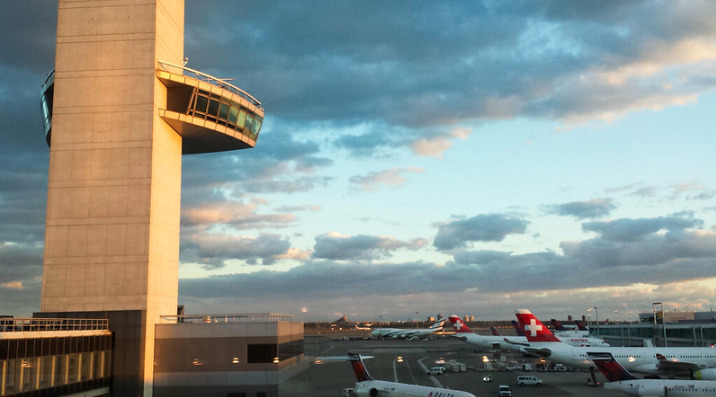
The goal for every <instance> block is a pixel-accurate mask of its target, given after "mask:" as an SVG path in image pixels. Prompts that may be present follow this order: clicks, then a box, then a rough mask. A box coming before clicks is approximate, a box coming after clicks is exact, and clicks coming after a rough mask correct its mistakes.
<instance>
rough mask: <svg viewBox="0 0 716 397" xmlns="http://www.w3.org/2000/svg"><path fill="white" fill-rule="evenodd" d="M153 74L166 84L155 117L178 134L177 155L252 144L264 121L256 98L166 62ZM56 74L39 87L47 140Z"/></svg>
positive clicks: (236, 147) (232, 86)
mask: <svg viewBox="0 0 716 397" xmlns="http://www.w3.org/2000/svg"><path fill="white" fill-rule="evenodd" d="M157 78H158V79H159V80H160V81H161V82H162V83H163V84H164V85H165V86H166V88H167V103H166V105H165V106H164V108H160V109H159V115H160V116H161V118H162V119H163V120H164V121H166V122H167V124H169V125H170V126H171V127H172V128H173V129H174V130H175V131H176V132H177V133H179V135H181V136H182V154H194V153H211V152H222V151H228V150H238V149H246V148H252V147H254V146H256V140H257V139H258V137H259V131H260V130H261V125H262V123H263V119H264V108H263V107H262V106H261V102H259V100H258V99H256V98H254V97H253V96H252V95H251V94H249V93H247V92H246V91H244V90H242V89H241V88H238V87H236V86H234V85H232V84H230V83H228V82H227V80H228V79H219V78H217V77H214V76H211V75H208V74H206V73H202V72H200V71H198V70H194V69H191V68H187V67H185V66H178V65H174V64H171V63H168V62H162V61H159V62H158V68H157ZM54 89H55V73H54V72H52V73H51V74H50V75H49V77H48V78H47V80H46V81H45V83H44V84H43V86H42V119H43V125H44V127H45V138H46V141H47V144H48V145H50V144H51V137H52V103H53V99H54Z"/></svg>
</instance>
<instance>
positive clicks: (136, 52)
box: [42, 0, 184, 394]
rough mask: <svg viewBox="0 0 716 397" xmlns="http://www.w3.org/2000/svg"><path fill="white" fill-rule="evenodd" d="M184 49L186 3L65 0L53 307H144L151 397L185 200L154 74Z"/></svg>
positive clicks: (144, 362)
mask: <svg viewBox="0 0 716 397" xmlns="http://www.w3.org/2000/svg"><path fill="white" fill-rule="evenodd" d="M183 48H184V2H183V0H116V1H112V0H108V1H101V2H99V1H91V0H59V4H58V23H57V51H56V60H55V89H54V106H53V125H52V143H51V148H50V167H49V184H48V204H47V219H46V234H45V258H44V271H43V287H42V311H44V312H69V311H128V310H135V311H136V310H138V311H141V312H142V320H141V322H140V324H138V325H137V326H138V327H139V329H138V332H139V335H141V337H142V339H143V341H142V343H141V349H140V350H141V351H140V352H139V356H141V358H140V359H138V360H137V362H136V363H134V365H135V366H136V367H137V368H139V369H140V372H141V373H142V374H143V377H144V378H143V379H140V381H141V383H142V384H143V385H144V386H143V388H144V390H145V391H144V393H146V394H150V393H151V384H152V379H151V376H152V373H153V368H152V367H153V366H152V363H153V353H154V347H153V341H154V323H155V322H157V321H158V319H159V316H160V315H162V314H173V313H175V312H176V305H177V288H178V285H177V282H178V259H179V218H180V203H181V153H182V150H181V148H182V141H181V137H180V136H179V135H178V134H177V133H176V132H175V131H174V130H172V129H171V128H170V127H169V126H168V125H167V124H166V123H164V122H163V121H162V120H161V119H160V118H159V116H158V111H157V110H158V108H159V107H166V95H167V93H166V88H165V87H164V86H163V85H162V84H161V82H159V81H158V80H157V79H156V77H155V73H156V68H157V61H158V60H163V61H168V62H173V63H179V64H180V63H181V62H182V59H183Z"/></svg>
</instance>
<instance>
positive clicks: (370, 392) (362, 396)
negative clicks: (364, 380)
mask: <svg viewBox="0 0 716 397" xmlns="http://www.w3.org/2000/svg"><path fill="white" fill-rule="evenodd" d="M379 395H380V392H379V391H378V389H376V388H375V387H371V388H370V389H362V390H356V393H355V396H356V397H378V396H379Z"/></svg>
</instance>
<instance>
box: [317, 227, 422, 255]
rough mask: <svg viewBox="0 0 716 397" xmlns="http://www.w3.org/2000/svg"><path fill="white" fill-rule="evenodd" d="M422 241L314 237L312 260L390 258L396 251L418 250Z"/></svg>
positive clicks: (360, 236) (331, 236) (326, 235)
mask: <svg viewBox="0 0 716 397" xmlns="http://www.w3.org/2000/svg"><path fill="white" fill-rule="evenodd" d="M426 243H427V242H426V241H425V240H424V239H414V240H411V241H401V240H397V239H395V238H392V237H385V236H366V235H358V236H340V235H337V234H335V233H329V234H323V235H320V236H316V244H315V245H314V248H313V249H314V253H313V257H314V258H320V259H332V260H373V259H380V258H387V257H390V256H391V255H392V253H393V251H396V250H398V249H412V250H414V249H418V248H421V247H423V246H425V245H426Z"/></svg>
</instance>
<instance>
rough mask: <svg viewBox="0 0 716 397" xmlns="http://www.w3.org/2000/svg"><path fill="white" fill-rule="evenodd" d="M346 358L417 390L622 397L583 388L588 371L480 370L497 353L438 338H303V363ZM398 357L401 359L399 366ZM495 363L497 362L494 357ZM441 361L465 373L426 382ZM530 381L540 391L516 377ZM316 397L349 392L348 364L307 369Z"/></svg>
mask: <svg viewBox="0 0 716 397" xmlns="http://www.w3.org/2000/svg"><path fill="white" fill-rule="evenodd" d="M347 352H354V353H360V354H363V355H370V356H374V358H372V359H369V360H365V363H366V367H367V368H368V372H369V373H370V374H371V376H373V378H375V379H380V380H387V381H398V382H402V383H412V384H418V385H434V386H439V387H445V388H449V389H454V390H463V391H467V392H470V393H473V394H475V395H476V396H478V397H481V396H497V390H498V387H499V385H501V384H506V385H509V386H510V387H511V388H512V395H513V396H515V397H519V396H545V397H547V396H549V397H557V396H560V397H561V396H586V397H589V396H595V397H596V396H601V397H608V396H624V394H623V393H619V392H613V391H607V390H604V388H603V387H601V386H598V387H592V386H588V385H587V380H588V379H589V377H590V374H589V372H587V371H567V372H540V371H529V372H523V371H504V370H502V371H499V370H493V371H489V372H486V371H485V370H484V364H483V356H485V355H487V356H488V357H489V358H490V359H492V358H495V357H496V356H495V352H489V351H482V350H479V349H476V348H475V347H474V346H471V345H468V344H466V343H465V342H462V341H460V340H456V339H452V338H448V337H445V338H436V339H434V340H431V341H405V340H394V339H391V340H350V341H344V340H340V341H336V340H333V338H331V337H328V336H312V335H307V336H306V337H305V354H306V357H307V359H309V360H311V359H315V358H316V357H320V356H339V355H345V354H346V353H347ZM501 355H502V356H504V357H505V361H507V362H509V361H512V360H515V361H517V362H520V363H522V362H524V363H529V364H531V365H532V366H533V367H534V364H535V363H536V362H537V360H536V359H534V358H530V357H525V356H523V355H521V354H519V353H513V352H502V353H501ZM398 357H402V358H403V362H402V363H401V362H399V360H398ZM498 357H499V356H498ZM440 360H444V361H449V360H456V361H458V362H460V363H464V364H466V366H467V367H468V369H467V372H464V373H451V372H446V373H444V374H442V375H435V376H430V375H427V374H426V370H427V369H429V368H431V367H433V366H436V365H438V364H436V362H440ZM487 374H491V375H492V378H493V380H492V382H489V383H486V382H483V377H484V376H485V375H487ZM522 374H525V375H534V376H537V377H538V378H540V379H542V381H543V382H544V383H543V386H541V387H537V386H524V387H521V386H518V385H517V376H518V375H522ZM305 376H306V377H307V381H308V383H309V384H310V389H311V391H312V393H311V395H312V396H314V397H337V396H341V393H342V391H343V389H344V388H348V387H353V386H354V384H355V381H356V379H355V375H354V373H353V370H352V368H351V366H350V364H348V363H347V362H336V363H328V364H321V365H315V364H311V365H310V367H309V370H308V371H307V373H306V374H305ZM597 381H599V382H600V383H603V382H605V378H604V376H603V375H602V374H601V373H597Z"/></svg>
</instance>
